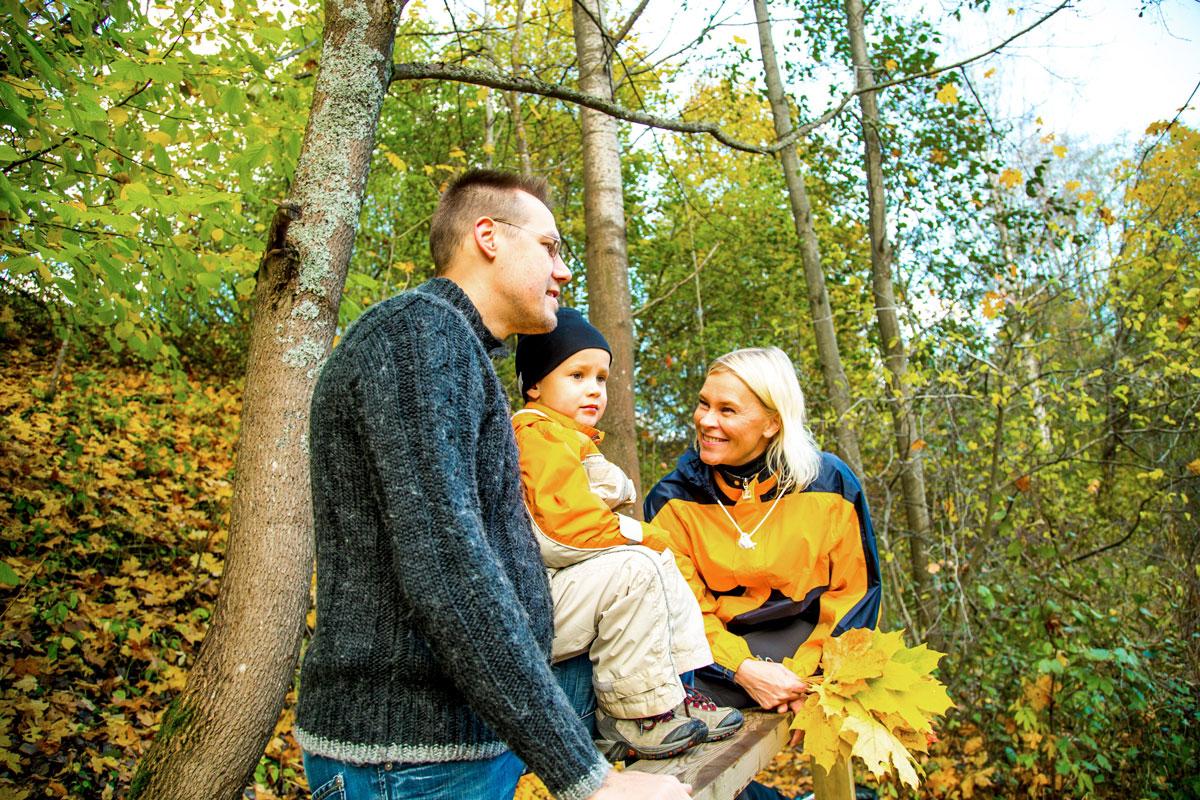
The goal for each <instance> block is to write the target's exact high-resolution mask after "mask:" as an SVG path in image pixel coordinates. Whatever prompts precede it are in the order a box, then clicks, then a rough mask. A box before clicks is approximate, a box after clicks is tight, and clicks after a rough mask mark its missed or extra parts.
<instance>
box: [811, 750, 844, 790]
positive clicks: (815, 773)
mask: <svg viewBox="0 0 1200 800" xmlns="http://www.w3.org/2000/svg"><path fill="white" fill-rule="evenodd" d="M812 777H813V798H814V800H854V773H853V772H852V771H851V770H850V761H849V760H847V759H843V758H841V757H839V758H838V760H837V761H835V762H834V763H833V766H832V767H831V768H830V769H829V771H828V772H826V771H825V770H824V769H822V768H821V767H819V766H818V765H817V762H815V761H813V762H812Z"/></svg>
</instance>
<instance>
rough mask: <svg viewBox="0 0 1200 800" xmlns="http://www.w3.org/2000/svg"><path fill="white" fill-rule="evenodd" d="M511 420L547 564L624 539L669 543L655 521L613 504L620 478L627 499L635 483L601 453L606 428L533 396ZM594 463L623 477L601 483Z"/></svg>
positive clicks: (527, 496)
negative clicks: (596, 478)
mask: <svg viewBox="0 0 1200 800" xmlns="http://www.w3.org/2000/svg"><path fill="white" fill-rule="evenodd" d="M512 421H513V433H514V434H515V435H516V439H517V449H518V450H519V451H520V457H521V488H522V491H523V492H524V494H525V505H526V507H527V508H528V509H529V515H530V517H531V518H532V519H533V528H534V534H535V535H536V536H537V539H538V544H539V545H540V547H541V550H542V560H543V561H545V563H546V566H547V567H551V568H561V567H566V566H570V565H571V564H574V563H577V562H579V561H582V560H584V559H587V558H590V557H592V556H594V555H596V553H598V552H599V551H602V550H605V549H608V548H610V547H618V546H621V545H629V544H643V545H646V546H647V547H651V548H653V549H654V550H657V551H659V552H661V551H662V550H663V549H664V548H665V547H666V545H665V536H664V534H663V533H662V532H661V531H658V530H656V529H655V528H654V526H652V525H646V524H644V523H642V522H640V521H638V520H636V519H634V518H633V517H629V516H626V515H624V514H618V513H616V512H615V511H614V510H613V508H612V505H617V504H618V502H619V501H620V500H621V499H622V498H621V497H614V496H613V495H614V494H615V495H620V494H621V487H619V486H617V485H616V484H618V483H628V494H627V499H629V500H632V499H633V493H632V492H633V485H632V483H629V481H628V478H627V477H626V476H625V474H624V473H623V472H621V471H620V470H619V468H617V467H616V466H615V465H613V464H611V463H610V462H607V461H605V460H604V457H603V456H602V455H601V454H600V449H599V447H597V445H598V444H599V442H600V441H601V440H602V439H603V436H604V434H602V433H600V431H598V430H596V429H595V428H592V427H590V426H587V425H581V424H579V423H577V422H575V421H574V420H573V419H571V418H570V417H568V416H566V415H565V414H560V413H558V412H557V411H555V410H553V409H552V408H549V407H548V406H544V405H542V404H540V403H533V402H530V403H526V404H525V407H524V408H523V409H521V410H520V411H518V412H517V413H515V414H513V420H512ZM592 467H601V468H607V471H608V472H609V473H610V475H611V474H615V475H617V476H619V477H618V478H616V479H611V480H609V481H606V483H608V486H607V487H606V488H605V487H599V486H597V484H596V482H595V481H592V480H589V470H590V471H591V472H592V474H593V475H595V474H596V471H595V470H594V469H591V468H592ZM604 495H608V499H609V501H610V502H606V501H605V497H604ZM610 503H611V505H610Z"/></svg>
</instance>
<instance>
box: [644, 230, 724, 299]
mask: <svg viewBox="0 0 1200 800" xmlns="http://www.w3.org/2000/svg"><path fill="white" fill-rule="evenodd" d="M720 246H721V243H720V242H717V243H716V244H714V245H713V248H712V250H709V251H708V255H706V256H705V257H704V260H703V261H701V262H700V264H699V265H698V266H697V267H696V268H695V269H694V270H692V271H691V273H690V274H689V275H687V277H685V278H682V279H680V280H679V281H677V282H675V283H674V284H673V285H672V286H671V288H670V289H667V291H665V292H663V293H662V294H660V295H659V296H658V297H656V298H654V299H653V300H647V301H646V302H645V303H643V304H642V305H640V306H638V307H637V308H635V309H634V310H633V316H634V317H637V316H638V315H639V314H641V313H642V312H644V311H648V310H650V309H651V308H653V307H654V306H656V305H658V304H659V303H661V302H662V301H663V300H666V299H667V298H668V297H670V296H671V295H672V294H674V293H675V290H676V289H678V288H679V287H680V286H683V285H684V284H685V283H687V282H688V281H690V280H691V279H692V278H695V277H696V276H697V275H699V274H700V270H702V269H704V267H705V265H706V264H708V261H709V259H711V258H712V257H713V255H714V254H715V253H716V252H717V248H718V247H720Z"/></svg>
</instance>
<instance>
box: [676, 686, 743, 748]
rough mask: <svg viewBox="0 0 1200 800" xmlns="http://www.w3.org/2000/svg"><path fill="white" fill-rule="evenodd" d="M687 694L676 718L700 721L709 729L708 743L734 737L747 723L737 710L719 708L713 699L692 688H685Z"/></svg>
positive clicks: (677, 709)
mask: <svg viewBox="0 0 1200 800" xmlns="http://www.w3.org/2000/svg"><path fill="white" fill-rule="evenodd" d="M683 689H684V691H685V692H686V693H687V694H686V695H685V696H684V698H683V702H682V703H680V704H679V705H678V706H676V708H675V714H676V716H686V717H691V718H692V719H698V720H700V721H701V722H703V723H704V725H705V727H707V728H708V738H707V739H705V741H706V742H719V741H721V740H722V739H727V738H729V737H730V736H733V735H734V734H735V733H737V732H738V730H739V729H740V728H741V727H742V724H743V723H744V722H745V721H746V719H745V717H743V716H742V712H741V711H738V710H737V709H736V708H729V707H728V706H719V705H717V704H716V703H715V702H713V699H712V698H711V697H709V696H708V695H706V694H704V693H703V692H701V691H698V690H696V689H695V688H693V687H691V686H686V685H685V686H684V687H683Z"/></svg>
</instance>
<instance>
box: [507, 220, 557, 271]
mask: <svg viewBox="0 0 1200 800" xmlns="http://www.w3.org/2000/svg"><path fill="white" fill-rule="evenodd" d="M492 221H493V222H499V223H501V224H502V225H508V226H509V227H512V228H516V229H517V230H520V231H525V232H526V233H532V234H533V235H534V236H537V237H538V238H539V239H549V240H550V241H548V242H542V245H543V246H544V247H545V248H546V252H547V253H549V254H550V260H551V261H554V260H555V259H557V258H559V256H561V255H563V252H564V250H565V251H566V255H567V256H569V255H570V253H571V247H570V245H568V244H567V243H566V242H565V241H564V240H563V239H562V237H559V236H551V235H550V234H548V233H541V232H539V231H535V230H533V229H531V228H526V227H525V226H523V225H518V224H517V223H515V222H509V221H508V220H506V219H500V217H492ZM566 261H567V258H566V257H564V258H563V263H566Z"/></svg>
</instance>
